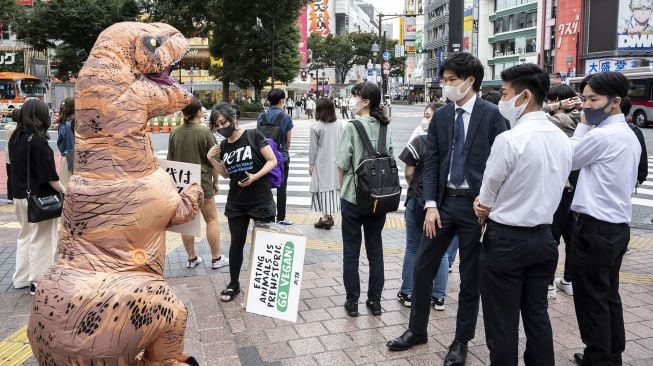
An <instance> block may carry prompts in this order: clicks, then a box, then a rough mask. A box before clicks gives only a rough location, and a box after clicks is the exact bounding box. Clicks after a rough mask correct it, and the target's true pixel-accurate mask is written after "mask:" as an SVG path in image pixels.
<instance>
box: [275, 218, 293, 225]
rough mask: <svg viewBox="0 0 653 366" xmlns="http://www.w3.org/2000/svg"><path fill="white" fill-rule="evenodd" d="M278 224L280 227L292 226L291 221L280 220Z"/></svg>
mask: <svg viewBox="0 0 653 366" xmlns="http://www.w3.org/2000/svg"><path fill="white" fill-rule="evenodd" d="M277 224H279V225H292V221H290V220H288V219H285V220H279V221H278V222H277Z"/></svg>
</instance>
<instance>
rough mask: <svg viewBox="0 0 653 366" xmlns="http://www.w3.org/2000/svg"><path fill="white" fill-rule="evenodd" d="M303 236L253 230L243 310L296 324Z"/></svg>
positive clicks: (304, 240) (301, 270)
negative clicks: (245, 299)
mask: <svg viewBox="0 0 653 366" xmlns="http://www.w3.org/2000/svg"><path fill="white" fill-rule="evenodd" d="M305 251H306V237H304V236H302V235H293V234H288V233H282V232H276V231H272V230H270V229H267V228H260V227H255V228H254V235H253V238H252V250H251V252H252V255H251V258H250V259H251V260H250V270H249V272H250V275H249V285H248V286H247V307H246V310H247V311H248V312H250V313H255V314H260V315H264V316H269V317H273V318H278V319H283V320H287V321H291V322H295V321H297V310H298V308H299V292H300V289H301V288H302V275H303V268H304V252H305Z"/></svg>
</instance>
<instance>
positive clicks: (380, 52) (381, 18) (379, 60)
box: [376, 13, 385, 101]
mask: <svg viewBox="0 0 653 366" xmlns="http://www.w3.org/2000/svg"><path fill="white" fill-rule="evenodd" d="M381 28H383V13H379V44H381V31H382V30H381ZM382 47H383V49H381V50H379V55H378V56H377V59H376V60H377V62H378V63H379V68H380V69H381V70H380V71H381V101H383V93H384V92H383V91H384V86H383V79H384V78H383V61H382V60H383V52H385V43H383V46H382Z"/></svg>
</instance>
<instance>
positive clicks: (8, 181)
mask: <svg viewBox="0 0 653 366" xmlns="http://www.w3.org/2000/svg"><path fill="white" fill-rule="evenodd" d="M5 167H6V168H7V199H8V200H13V199H14V194H13V193H12V192H11V164H5Z"/></svg>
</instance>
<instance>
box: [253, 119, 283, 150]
mask: <svg viewBox="0 0 653 366" xmlns="http://www.w3.org/2000/svg"><path fill="white" fill-rule="evenodd" d="M262 115H263V116H262V117H263V119H262V120H261V125H260V126H259V127H258V130H259V131H261V133H262V134H263V136H265V137H267V138H269V139H272V141H274V142H275V143H276V144H277V147H278V148H279V150H283V149H284V148H285V146H286V144H281V121H283V117H284V116H285V113H283V111H281V112H279V113H277V115H276V116H274V119H272V122H270V121H268V116H267V114H266V113H265V112H263V113H262Z"/></svg>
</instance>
